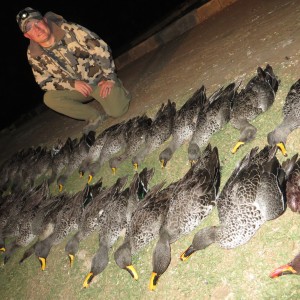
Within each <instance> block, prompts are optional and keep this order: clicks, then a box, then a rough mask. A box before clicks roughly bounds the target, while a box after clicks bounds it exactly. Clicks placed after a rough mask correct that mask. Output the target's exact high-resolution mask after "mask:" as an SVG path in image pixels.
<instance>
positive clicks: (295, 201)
mask: <svg viewBox="0 0 300 300" xmlns="http://www.w3.org/2000/svg"><path fill="white" fill-rule="evenodd" d="M295 158H297V154H295V155H294V156H293V157H292V158H291V160H295ZM285 163H287V164H290V160H289V159H287V160H286V161H285V162H284V163H283V166H284V167H285ZM286 200H287V206H288V208H289V209H290V210H291V211H292V212H296V213H300V158H298V159H297V161H296V162H295V164H294V165H293V169H292V170H291V171H290V174H289V176H288V179H287V183H286Z"/></svg>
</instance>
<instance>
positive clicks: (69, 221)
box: [34, 184, 89, 271]
mask: <svg viewBox="0 0 300 300" xmlns="http://www.w3.org/2000/svg"><path fill="white" fill-rule="evenodd" d="M88 191H89V185H87V184H86V186H85V188H84V189H83V190H80V191H78V192H77V193H75V194H74V195H69V199H68V201H66V202H65V204H64V205H63V206H62V207H61V209H60V210H59V212H58V213H57V215H56V219H55V221H54V228H53V231H52V233H51V234H50V235H49V236H48V237H47V238H45V239H43V240H40V241H38V242H37V243H36V245H35V247H34V253H35V255H36V257H37V258H38V260H39V261H40V264H41V270H42V271H44V270H45V269H46V267H47V257H48V255H49V253H50V250H51V248H52V247H53V246H54V245H58V244H59V243H61V242H62V241H63V240H64V239H65V238H66V236H67V235H68V234H69V233H70V232H71V231H72V230H78V226H79V223H80V219H81V216H82V213H83V210H84V206H83V203H84V201H85V197H86V195H87V194H88Z"/></svg>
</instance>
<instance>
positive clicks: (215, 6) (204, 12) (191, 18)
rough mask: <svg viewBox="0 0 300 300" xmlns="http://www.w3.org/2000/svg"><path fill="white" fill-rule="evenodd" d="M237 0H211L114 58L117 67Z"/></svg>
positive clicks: (122, 65) (140, 55) (162, 43)
mask: <svg viewBox="0 0 300 300" xmlns="http://www.w3.org/2000/svg"><path fill="white" fill-rule="evenodd" d="M236 1H238V0H211V1H209V2H207V3H206V4H204V5H203V6H201V7H199V8H197V9H195V10H193V11H191V12H190V13H188V14H186V15H185V16H183V17H182V18H180V19H178V20H177V21H175V22H174V23H172V24H171V25H169V26H167V27H165V28H164V29H163V30H161V31H160V32H158V33H156V34H154V35H153V36H151V37H150V38H148V39H147V40H145V41H143V42H142V43H140V44H138V45H137V46H135V47H133V48H131V49H130V50H128V51H127V52H125V53H123V54H121V55H120V56H118V57H117V58H116V59H115V63H116V66H117V68H118V69H121V68H122V67H124V66H126V65H127V64H129V63H130V62H132V61H134V60H136V59H138V58H139V57H142V56H143V55H145V54H146V53H148V52H151V51H152V50H154V49H156V48H158V47H159V46H161V45H164V44H166V43H168V42H169V41H171V40H172V39H174V38H176V37H177V36H179V35H181V34H183V33H184V32H186V31H188V30H190V29H192V28H193V27H194V26H196V25H198V24H200V23H201V22H203V21H205V20H206V19H208V18H210V17H211V16H213V15H214V14H216V13H218V12H220V11H221V10H223V9H224V8H225V7H227V6H229V5H231V4H232V3H234V2H236Z"/></svg>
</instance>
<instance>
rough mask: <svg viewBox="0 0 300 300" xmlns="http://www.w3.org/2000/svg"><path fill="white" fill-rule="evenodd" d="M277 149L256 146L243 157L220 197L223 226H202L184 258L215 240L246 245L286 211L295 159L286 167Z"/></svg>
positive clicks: (226, 245) (226, 244) (221, 244)
mask: <svg viewBox="0 0 300 300" xmlns="http://www.w3.org/2000/svg"><path fill="white" fill-rule="evenodd" d="M276 151H277V148H276V146H275V147H271V146H269V145H267V146H265V147H264V148H263V149H261V150H260V151H259V148H258V147H255V148H252V149H251V151H250V152H249V153H247V154H246V155H245V156H244V157H243V159H242V160H241V161H240V162H239V163H238V165H237V166H236V168H235V169H234V171H233V172H232V174H231V175H230V177H229V179H228V180H227V182H226V183H225V185H224V187H223V189H222V191H221V192H220V193H219V195H218V196H217V210H218V216H219V225H215V226H209V227H204V228H202V229H200V230H199V231H198V232H197V233H196V234H195V235H194V238H193V241H192V244H191V245H190V246H189V247H188V249H186V250H185V251H184V252H183V253H182V254H181V256H180V259H181V260H182V261H185V260H187V259H188V258H189V257H190V256H191V255H192V254H193V253H195V252H196V251H198V250H203V249H205V248H206V247H208V246H209V245H211V244H212V243H216V244H218V246H219V247H221V248H224V249H233V248H236V247H238V246H241V245H244V244H246V243H247V242H248V241H249V240H250V239H251V238H252V237H253V236H254V235H255V233H256V232H257V231H258V230H259V228H260V227H261V226H262V225H263V224H264V223H265V222H267V221H271V220H274V219H276V218H278V217H280V216H281V215H282V214H283V213H284V212H285V210H286V195H285V185H286V180H287V178H288V176H289V172H290V170H291V169H292V168H293V164H294V163H295V159H294V160H291V161H290V163H289V164H288V165H287V166H286V167H285V168H283V167H282V165H281V164H280V163H279V161H278V158H277V157H276Z"/></svg>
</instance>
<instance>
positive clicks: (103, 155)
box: [88, 118, 135, 184]
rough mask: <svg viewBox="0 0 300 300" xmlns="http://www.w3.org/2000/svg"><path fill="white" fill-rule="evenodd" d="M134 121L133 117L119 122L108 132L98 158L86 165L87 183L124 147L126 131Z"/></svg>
mask: <svg viewBox="0 0 300 300" xmlns="http://www.w3.org/2000/svg"><path fill="white" fill-rule="evenodd" d="M134 122H135V118H131V119H129V120H127V121H123V122H121V123H119V126H118V127H117V128H116V130H114V131H113V132H109V134H108V136H107V138H106V140H105V142H104V144H103V147H102V149H101V152H100V156H99V159H98V160H96V161H94V162H93V163H91V164H90V165H89V166H88V183H89V184H90V183H91V182H92V180H93V178H94V176H95V175H96V174H97V173H98V172H99V171H100V169H101V167H102V166H103V165H104V163H106V162H107V161H108V160H109V159H110V158H111V157H112V156H113V155H115V154H117V153H118V152H119V151H122V150H124V149H125V147H126V144H127V132H128V131H129V130H130V128H131V126H132V125H133V123H134Z"/></svg>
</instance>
